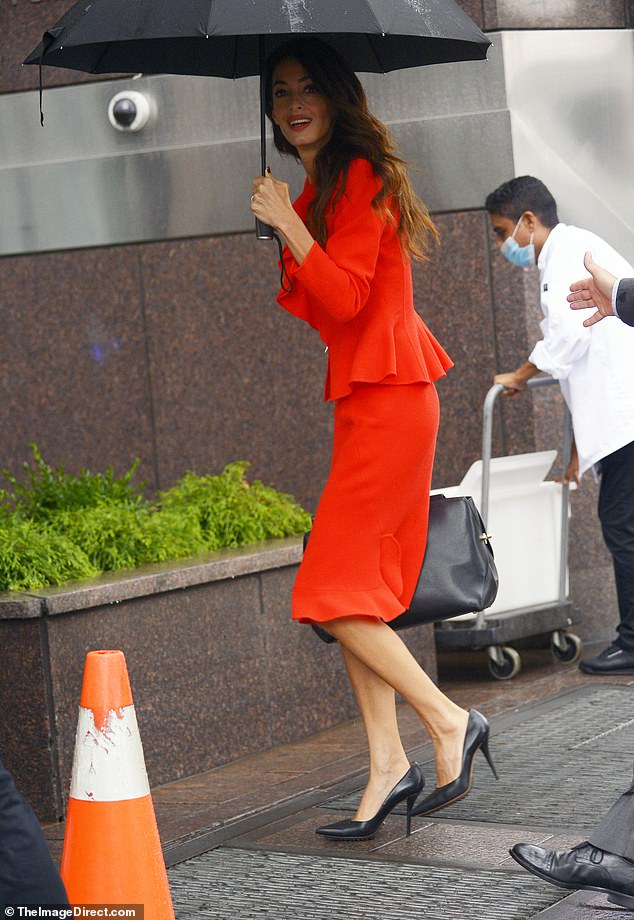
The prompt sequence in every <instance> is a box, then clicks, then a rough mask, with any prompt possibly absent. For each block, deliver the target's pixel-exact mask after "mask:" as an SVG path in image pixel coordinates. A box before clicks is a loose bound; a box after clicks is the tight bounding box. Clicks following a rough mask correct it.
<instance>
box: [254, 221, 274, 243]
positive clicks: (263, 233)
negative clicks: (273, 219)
mask: <svg viewBox="0 0 634 920" xmlns="http://www.w3.org/2000/svg"><path fill="white" fill-rule="evenodd" d="M255 235H256V238H257V239H258V240H272V239H273V227H270V226H269V225H268V224H263V223H262V221H261V220H258V219H257V217H256V218H255Z"/></svg>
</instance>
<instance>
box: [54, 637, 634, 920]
mask: <svg viewBox="0 0 634 920" xmlns="http://www.w3.org/2000/svg"><path fill="white" fill-rule="evenodd" d="M589 651H592V650H589ZM522 654H523V660H524V669H523V671H522V673H521V674H520V675H518V676H517V677H516V678H514V679H513V680H511V681H495V680H493V679H492V678H491V677H490V675H489V672H488V669H487V666H486V659H485V656H484V655H483V654H467V653H465V654H452V655H449V656H444V657H442V658H441V660H440V668H439V671H440V678H439V682H440V684H441V686H442V687H443V689H444V690H445V691H446V692H447V693H448V694H449V695H450V696H451V697H452V698H453V699H455V700H456V701H457V702H458V703H460V704H461V705H463V706H465V707H469V706H475V707H477V708H478V709H481V710H482V711H483V712H484V713H485V714H486V715H487V716H488V717H489V719H490V721H491V724H492V729H493V735H492V741H491V750H492V754H493V756H494V758H495V761H496V765H497V768H498V773H499V774H500V780H499V782H496V780H495V779H494V777H493V775H492V774H491V773H490V771H489V770H488V767H487V765H486V762H485V760H484V758H483V757H480V756H479V757H477V758H476V768H475V770H474V787H473V790H472V792H471V794H470V795H469V796H468V797H467V798H465V799H464V800H463V801H461V802H458V803H456V804H455V805H453V806H451V807H449V808H447V809H444V810H442V811H440V812H438V813H436V814H434V815H432V816H428V817H426V818H421V819H415V822H414V826H413V833H412V835H411V837H409V838H407V837H406V836H405V814H404V808H399V809H397V810H396V812H394V813H392V814H391V815H390V816H389V817H388V819H387V821H386V822H385V824H384V825H383V827H382V828H381V830H380V831H379V833H378V834H377V836H376V837H375V838H374V839H373V840H371V841H365V842H357V843H347V844H346V843H338V842H332V841H328V840H326V839H324V838H320V837H318V836H316V835H315V832H314V831H315V828H316V827H317V826H318V825H320V824H325V823H328V822H330V821H333V820H339V819H341V818H343V817H351V816H352V814H353V812H354V809H355V807H356V801H357V799H358V794H359V790H360V789H361V788H362V787H363V785H364V781H365V769H366V748H365V736H364V732H363V727H362V725H361V723H360V721H359V720H353V721H350V722H346V723H344V724H342V725H339V726H337V727H335V728H333V729H329V730H327V731H325V732H321V733H320V734H319V735H315V736H312V737H310V738H307V739H305V740H304V741H300V742H295V743H292V744H287V745H284V746H282V747H279V748H275V749H274V750H271V751H266V752H263V753H262V754H258V755H253V756H250V757H246V758H243V759H242V760H239V761H236V762H233V763H230V764H227V765H225V766H223V767H218V768H216V769H214V770H211V771H209V772H207V773H204V774H200V775H198V776H194V777H191V778H188V779H185V780H181V781H179V782H176V783H171V784H169V785H166V786H162V787H160V788H158V789H155V790H154V791H153V799H154V805H155V809H156V814H157V819H158V823H159V828H160V831H161V837H162V840H163V844H164V852H165V857H166V861H167V864H168V867H169V869H168V874H169V879H170V886H171V889H172V895H173V899H174V907H175V911H176V916H177V918H178V920H203V918H214V920H224V918H231V920H243V918H244V920H247V918H260V917H267V918H271V920H295V918H297V920H304V918H306V920H332V918H335V917H341V918H342V920H392V918H399V920H409V918H410V917H411V918H414V917H415V918H417V920H489V918H491V920H493V918H495V920H523V918H526V920H529V918H544V920H573V918H574V920H626V918H629V917H634V913H633V912H630V911H628V910H625V909H624V908H620V907H618V906H616V905H611V904H609V902H608V901H607V899H606V898H605V897H604V896H602V895H600V894H594V893H589V892H588V893H579V892H577V893H572V894H571V893H570V892H566V891H564V890H561V889H558V888H555V887H553V886H551V885H549V884H547V883H545V882H541V881H539V880H537V879H535V878H534V877H533V876H531V875H529V874H528V873H526V872H524V871H523V870H522V869H521V868H520V867H519V866H517V864H516V863H515V862H514V861H513V860H512V859H511V858H510V857H509V855H508V848H509V847H510V846H512V845H513V843H516V842H519V841H525V842H532V843H543V844H544V845H545V846H552V847H555V848H569V847H570V846H573V845H575V844H576V843H579V842H580V841H581V840H584V839H585V838H586V836H587V832H588V830H589V829H590V828H591V827H592V826H593V825H594V824H595V823H596V821H597V820H598V818H599V817H600V816H601V815H602V814H603V813H604V812H605V811H606V810H607V809H608V807H609V806H610V805H611V804H612V802H613V801H614V799H615V798H616V797H617V795H618V794H619V793H620V792H621V791H622V790H623V789H624V788H626V787H627V786H628V785H629V782H630V778H631V769H632V761H633V760H634V718H633V710H632V705H631V700H632V698H633V697H632V693H633V689H632V688H633V687H634V677H620V678H611V679H604V678H600V679H597V678H596V677H588V676H586V675H583V674H581V673H580V672H579V670H578V669H577V667H576V666H575V665H565V664H561V663H559V662H555V661H554V660H553V659H552V658H551V656H550V654H549V652H548V651H545V650H544V651H542V650H534V651H530V650H529V651H524V652H523V653H522ZM399 721H400V724H401V728H402V733H403V737H404V740H405V743H406V748H407V750H408V752H409V754H410V757H411V759H416V760H418V761H419V762H420V763H422V764H423V767H424V771H425V775H426V779H427V786H428V787H430V786H432V785H433V783H434V774H433V752H432V749H431V745H430V744H429V743H427V742H426V741H425V736H424V732H423V730H422V728H421V726H420V724H419V722H418V719H417V718H416V717H415V716H414V714H413V713H412V712H411V710H410V709H409V707H406V706H401V707H400V709H399ZM46 830H47V834H48V836H49V839H50V841H51V846H52V849H53V852H54V853H56V854H57V855H59V850H60V847H61V837H62V834H63V829H62V828H61V827H60V826H57V827H49V828H47V829H46Z"/></svg>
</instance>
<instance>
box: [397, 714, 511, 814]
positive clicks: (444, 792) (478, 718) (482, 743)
mask: <svg viewBox="0 0 634 920" xmlns="http://www.w3.org/2000/svg"><path fill="white" fill-rule="evenodd" d="M489 732H490V728H489V723H488V722H487V720H486V719H485V718H484V716H483V715H482V713H481V712H478V710H477V709H471V710H469V721H468V722H467V731H466V733H465V739H464V745H463V748H462V769H461V770H460V773H459V774H458V776H457V777H456V779H454V780H453V781H452V782H450V783H447V784H446V785H445V786H438V787H437V788H436V789H434V791H433V792H431V793H430V794H429V795H428V796H426V797H425V798H424V799H423V801H422V802H421V803H420V804H419V806H418V807H416V806H414V808H413V809H412V811H411V817H420V816H421V815H428V814H430V813H431V812H432V811H438V809H439V808H444V807H445V805H451V804H452V803H453V802H457V801H458V799H461V798H463V797H464V796H465V795H467V793H468V792H469V790H470V789H471V777H472V773H473V759H474V757H475V755H476V754H477V752H478V751H479V750H480V749H481V750H482V753H483V754H484V756H485V757H486V759H487V762H488V764H489V766H490V767H491V770H492V771H493V775H494V776H495V778H496V779H497V778H498V775H497V772H496V769H495V767H494V766H493V761H492V760H491V754H490V753H489Z"/></svg>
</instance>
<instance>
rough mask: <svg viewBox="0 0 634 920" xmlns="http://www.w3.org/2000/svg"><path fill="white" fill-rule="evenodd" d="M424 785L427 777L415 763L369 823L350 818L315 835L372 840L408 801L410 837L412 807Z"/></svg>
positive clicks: (326, 826) (317, 829)
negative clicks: (394, 813)
mask: <svg viewBox="0 0 634 920" xmlns="http://www.w3.org/2000/svg"><path fill="white" fill-rule="evenodd" d="M424 785H425V777H424V776H423V771H422V770H421V768H420V764H417V763H413V764H412V765H411V767H410V768H409V770H408V771H407V773H406V774H405V776H404V777H403V778H402V779H400V780H399V781H398V783H397V784H396V786H394V788H393V789H392V791H391V792H390V793H389V795H388V796H387V797H386V798H385V800H384V801H383V804H382V805H381V807H380V808H379V810H378V811H377V813H376V814H375V815H374V816H373V817H372V818H368V820H367V821H352V820H350V819H349V818H348V819H346V820H345V821H337V822H336V823H335V824H325V825H324V826H323V827H318V828H316V830H315V833H316V834H321V836H322V837H329V838H331V839H332V840H370V839H371V838H372V837H374V835H375V834H376V832H377V831H378V829H379V828H380V827H381V825H382V824H383V822H384V821H385V819H386V818H387V816H388V815H389V813H390V812H391V811H392V810H393V809H394V808H396V806H397V805H398V804H399V802H402V801H403V800H404V799H407V836H408V837H409V835H410V831H411V827H412V815H411V811H412V806H413V805H414V802H415V801H416V799H417V798H418V796H419V795H420V793H421V792H422V789H423V786H424Z"/></svg>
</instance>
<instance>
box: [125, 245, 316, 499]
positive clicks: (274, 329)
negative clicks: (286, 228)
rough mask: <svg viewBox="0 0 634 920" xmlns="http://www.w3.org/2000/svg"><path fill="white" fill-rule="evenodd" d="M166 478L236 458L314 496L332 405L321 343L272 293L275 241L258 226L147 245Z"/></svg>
mask: <svg viewBox="0 0 634 920" xmlns="http://www.w3.org/2000/svg"><path fill="white" fill-rule="evenodd" d="M141 260H142V265H143V284H144V290H145V303H146V312H147V321H148V341H149V350H150V361H151V374H152V381H153V388H154V397H155V413H156V436H157V442H158V444H159V480H160V483H161V485H162V486H167V485H170V484H172V483H173V482H174V480H175V479H176V478H177V477H178V476H180V475H181V474H182V473H183V472H184V471H185V470H187V469H193V470H195V471H197V472H200V473H206V472H209V471H212V472H218V471H219V470H220V469H221V468H222V467H223V466H224V465H225V464H226V463H228V462H229V461H232V460H248V461H250V462H251V463H252V468H251V470H250V473H249V476H253V477H256V478H263V479H264V480H265V481H266V482H267V483H270V484H272V485H274V486H275V487H276V488H279V489H282V490H283V491H288V492H291V493H293V494H294V495H296V497H297V498H298V500H299V501H301V502H302V503H304V504H305V505H306V506H307V507H309V508H314V507H315V505H316V503H317V499H318V497H319V495H320V493H321V489H322V487H323V483H324V481H325V478H326V475H327V471H328V465H329V458H330V442H331V428H332V410H331V408H330V407H329V406H327V405H326V404H324V402H323V385H324V377H325V371H326V358H325V355H324V346H323V344H322V342H321V341H320V339H319V337H318V335H317V334H316V333H315V332H314V331H313V330H311V329H310V327H308V325H307V324H306V323H303V322H301V321H299V320H297V319H296V318H295V317H292V316H290V315H288V314H286V313H285V312H284V311H283V310H282V309H281V308H280V307H279V306H278V305H277V304H276V302H275V296H276V293H277V290H278V285H279V272H278V270H277V267H276V262H277V250H276V249H275V248H274V246H273V244H266V243H262V242H258V241H257V240H256V239H255V237H254V236H253V235H251V234H250V235H238V236H233V237H226V238H216V239H204V240H193V241H190V242H175V243H164V244H156V245H149V246H146V247H144V249H143V253H142V256H141Z"/></svg>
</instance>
